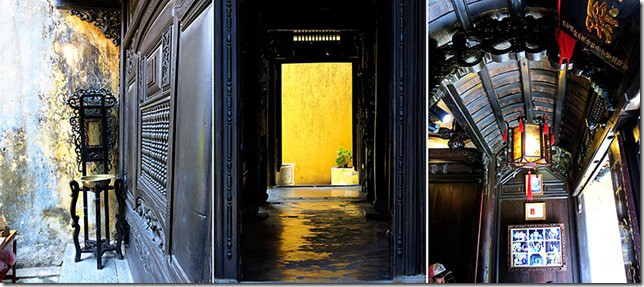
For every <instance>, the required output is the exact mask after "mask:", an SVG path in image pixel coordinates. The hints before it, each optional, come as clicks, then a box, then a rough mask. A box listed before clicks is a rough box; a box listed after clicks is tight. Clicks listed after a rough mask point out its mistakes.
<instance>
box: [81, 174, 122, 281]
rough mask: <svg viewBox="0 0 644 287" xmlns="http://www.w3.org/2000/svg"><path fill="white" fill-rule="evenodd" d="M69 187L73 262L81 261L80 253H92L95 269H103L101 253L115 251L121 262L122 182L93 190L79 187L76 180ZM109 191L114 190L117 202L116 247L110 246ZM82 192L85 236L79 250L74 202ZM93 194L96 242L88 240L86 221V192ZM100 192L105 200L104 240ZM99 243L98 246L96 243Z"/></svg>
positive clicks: (97, 185)
mask: <svg viewBox="0 0 644 287" xmlns="http://www.w3.org/2000/svg"><path fill="white" fill-rule="evenodd" d="M69 187H70V188H71V190H72V202H71V206H70V207H69V212H70V213H71V216H72V227H73V228H74V236H73V239H74V247H75V248H76V255H75V257H74V262H79V261H81V258H80V257H81V253H93V254H94V256H96V267H97V268H98V269H103V260H102V258H103V253H105V252H108V251H116V254H117V255H118V259H120V260H123V253H122V251H121V244H122V243H123V236H124V234H125V228H124V227H125V224H126V223H125V194H124V189H123V180H122V179H117V180H116V182H115V184H114V186H107V187H101V186H100V184H99V183H96V185H95V186H94V187H93V188H86V187H82V188H81V187H79V185H78V182H76V180H71V181H70V182H69ZM109 190H114V193H115V194H116V200H117V202H118V213H117V214H116V234H117V239H116V245H112V244H110V229H109V225H110V221H109V214H110V213H109V204H108V202H109V201H108V198H109V197H108V193H109ZM81 191H82V192H83V222H84V223H85V224H84V226H83V231H84V235H85V240H84V246H83V247H82V248H81V246H80V242H79V240H78V234H79V233H80V225H79V224H78V219H79V216H78V215H76V202H78V193H79V192H81ZM88 191H89V192H93V193H94V196H95V197H94V204H95V205H96V240H90V239H88V230H89V229H88V220H87V192H88ZM101 192H104V194H103V195H104V200H105V238H103V237H102V236H101ZM98 242H100V244H99V243H98Z"/></svg>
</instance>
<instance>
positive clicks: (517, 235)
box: [508, 223, 566, 271]
mask: <svg viewBox="0 0 644 287" xmlns="http://www.w3.org/2000/svg"><path fill="white" fill-rule="evenodd" d="M508 265H509V266H508V267H509V269H510V270H514V271H516V270H521V271H544V270H547V271H561V270H566V244H565V240H564V225H563V223H551V224H521V225H509V226H508Z"/></svg>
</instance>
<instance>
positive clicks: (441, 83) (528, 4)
mask: <svg viewBox="0 0 644 287" xmlns="http://www.w3.org/2000/svg"><path fill="white" fill-rule="evenodd" d="M428 4H429V5H428V29H429V37H430V38H431V39H432V40H434V41H435V42H436V45H437V48H436V49H437V50H440V49H442V48H444V47H450V46H453V45H452V44H453V43H452V37H453V36H454V34H455V33H457V32H458V31H463V30H468V29H471V28H472V27H475V24H476V23H477V21H479V20H480V19H484V18H495V19H501V18H504V17H509V16H510V15H512V16H513V17H515V18H516V17H517V16H519V17H522V16H525V15H534V16H535V17H536V18H540V17H542V16H548V17H550V18H548V19H553V20H549V21H551V22H552V24H553V25H555V24H556V23H555V22H554V21H556V18H555V17H556V1H547V2H546V1H524V2H522V1H520V0H512V1H498V0H478V1H477V0H430V1H429V3H428ZM546 18H547V17H544V19H546ZM553 32H554V31H553ZM554 37H555V35H554V33H552V41H554ZM580 46H582V45H579V44H578V45H577V47H576V50H575V51H576V52H577V51H578V50H581V49H582V47H580ZM437 50H434V51H437ZM584 52H585V51H584ZM577 54H581V52H577ZM429 58H430V63H429V65H430V73H429V74H430V90H432V88H433V87H432V84H436V85H437V88H436V89H438V90H440V91H439V92H437V93H434V94H430V105H432V104H435V103H436V102H437V101H438V100H440V99H441V98H442V100H443V101H445V103H446V104H447V105H448V107H449V108H450V110H451V112H452V113H453V114H454V115H455V118H456V119H457V120H458V122H459V124H461V125H462V126H465V127H466V130H468V132H469V133H470V136H471V137H473V141H478V142H480V143H482V145H483V146H479V149H481V148H482V149H483V151H484V152H487V153H488V154H490V155H492V156H496V155H498V154H499V152H500V151H501V150H502V148H503V146H504V143H503V140H502V137H503V130H504V129H505V122H507V123H508V124H509V126H510V127H515V126H517V124H518V121H517V119H518V117H519V116H520V115H521V114H522V115H532V116H533V117H541V116H545V118H546V122H547V123H548V124H549V125H551V127H553V129H552V131H554V132H555V136H556V141H555V145H556V146H558V147H560V148H562V149H564V150H565V151H567V152H569V153H570V154H571V155H572V157H573V158H578V159H579V158H580V154H585V153H587V152H588V149H589V146H591V143H592V145H593V146H594V145H595V144H594V143H593V141H594V140H595V138H594V136H595V133H593V132H589V129H588V126H587V124H586V121H587V119H588V118H589V116H590V114H591V113H592V112H593V108H594V107H595V106H596V102H597V99H598V96H599V95H600V94H601V93H602V90H601V89H598V88H597V87H596V85H594V84H593V83H592V82H591V80H590V77H588V76H587V75H582V73H583V70H581V71H580V70H578V69H571V70H561V71H560V70H559V67H557V66H558V63H556V60H558V59H555V60H554V61H555V62H554V66H553V59H549V57H548V56H545V57H543V58H541V59H539V60H528V59H527V58H526V57H523V56H520V57H517V56H516V55H512V57H511V59H506V61H503V62H496V61H494V60H493V59H492V57H491V55H490V54H489V53H488V54H486V56H485V58H484V59H483V64H482V65H481V66H482V67H481V69H480V70H479V71H476V70H472V69H471V70H470V71H469V72H464V70H463V69H457V70H456V71H455V72H453V73H451V74H450V75H448V77H447V78H446V79H444V80H443V79H438V80H437V81H438V82H436V83H431V81H432V79H431V77H433V76H432V71H431V69H432V68H431V67H432V65H436V64H437V63H432V60H431V59H432V45H431V44H430V57H429ZM517 58H518V59H517ZM573 59H574V56H573ZM581 59H584V58H583V57H581ZM497 60H498V59H497ZM580 61H582V60H580ZM588 65H589V64H587V65H586V67H587V66H588ZM575 66H577V62H575ZM434 74H436V72H434ZM434 77H438V76H436V75H434ZM620 81H621V80H620ZM437 95H438V96H437ZM431 97H433V98H431ZM612 114H613V113H611V115H612ZM468 125H469V126H470V128H469V129H468V128H467V126H468ZM578 161H579V160H578ZM572 164H573V165H574V166H570V168H572V169H574V170H571V174H568V178H569V179H571V180H572V179H573V178H574V177H576V176H577V174H576V173H577V172H578V171H579V170H581V165H582V164H583V163H582V162H574V163H572Z"/></svg>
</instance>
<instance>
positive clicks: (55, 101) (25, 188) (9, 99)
mask: <svg viewBox="0 0 644 287" xmlns="http://www.w3.org/2000/svg"><path fill="white" fill-rule="evenodd" d="M0 14H1V15H2V21H0V39H2V41H0V214H2V215H4V216H5V217H6V219H7V221H8V224H9V225H10V226H11V227H12V229H17V230H19V233H18V261H17V264H18V267H21V266H47V265H56V264H60V263H61V261H62V255H63V251H64V247H65V244H66V243H68V242H71V227H70V226H71V224H70V223H71V220H70V216H69V203H70V190H69V184H68V182H69V180H70V179H73V178H78V177H80V173H79V172H78V167H77V165H76V154H75V153H74V147H73V144H72V141H71V126H70V124H69V118H70V116H71V115H72V111H71V109H70V108H69V107H67V105H66V100H67V98H68V97H69V95H70V94H71V93H73V91H74V90H76V89H78V88H89V87H104V88H106V89H108V90H110V91H112V93H116V92H117V91H118V66H119V63H118V53H119V52H118V47H116V46H114V44H112V42H111V41H110V40H108V39H106V38H105V37H104V36H103V35H102V34H101V32H100V31H99V29H98V28H96V27H94V26H93V25H92V24H89V23H86V22H83V21H81V20H79V19H78V18H77V17H75V16H72V15H70V14H69V12H67V11H62V10H57V9H56V8H55V0H32V1H19V0H1V1H0ZM115 158H116V157H115ZM113 166H115V164H114V165H113ZM113 172H115V171H113ZM81 204H82V203H81V202H79V206H80V205H81ZM112 205H113V202H112ZM115 210H116V209H112V211H115ZM78 213H80V214H82V209H80V208H79V209H78ZM92 217H93V216H92V214H90V218H92ZM111 221H112V222H114V220H111ZM81 234H82V233H81ZM81 240H82V239H81Z"/></svg>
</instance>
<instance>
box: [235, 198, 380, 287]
mask: <svg viewBox="0 0 644 287" xmlns="http://www.w3.org/2000/svg"><path fill="white" fill-rule="evenodd" d="M268 201H269V204H267V205H265V206H262V208H261V209H260V212H263V213H267V214H268V217H267V218H266V219H261V218H260V217H258V218H255V219H253V220H251V221H249V222H247V224H246V225H245V226H244V230H245V233H246V234H245V235H244V247H243V248H244V250H243V252H244V255H243V266H244V277H243V281H271V282H297V283H315V282H320V283H322V282H324V283H340V282H342V283H350V282H359V281H360V282H364V281H370V282H377V281H381V280H387V279H389V243H388V241H387V238H386V232H387V228H388V226H389V222H388V221H375V220H366V219H365V216H364V213H365V211H369V210H372V208H371V206H370V204H369V203H368V202H366V200H365V199H364V196H363V195H361V192H360V191H359V189H358V188H356V187H344V188H330V187H323V188H293V187H289V188H279V189H272V190H269V198H268Z"/></svg>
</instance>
